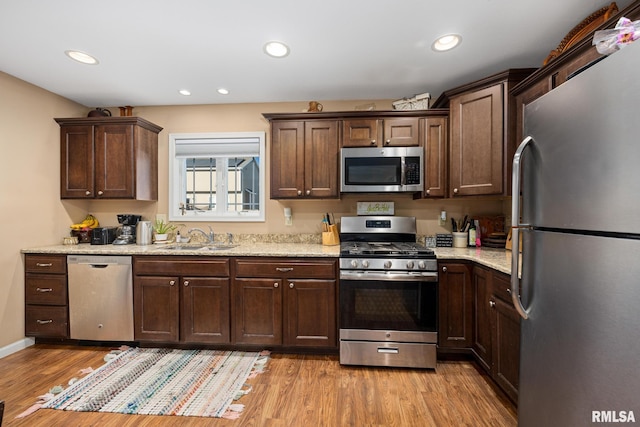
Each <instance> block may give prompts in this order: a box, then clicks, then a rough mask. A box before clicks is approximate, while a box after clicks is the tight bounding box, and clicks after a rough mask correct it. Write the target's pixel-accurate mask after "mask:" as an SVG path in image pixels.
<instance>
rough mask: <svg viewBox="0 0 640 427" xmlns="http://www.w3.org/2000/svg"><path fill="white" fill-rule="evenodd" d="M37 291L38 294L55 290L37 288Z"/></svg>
mask: <svg viewBox="0 0 640 427" xmlns="http://www.w3.org/2000/svg"><path fill="white" fill-rule="evenodd" d="M36 291H38V292H53V289H51V288H36Z"/></svg>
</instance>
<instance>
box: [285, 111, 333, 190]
mask: <svg viewBox="0 0 640 427" xmlns="http://www.w3.org/2000/svg"><path fill="white" fill-rule="evenodd" d="M339 146H340V141H339V140H338V122H337V121H327V120H317V121H307V122H305V125H304V196H305V197H318V198H325V199H326V198H331V197H336V198H337V197H338V195H339V193H340V191H339V188H338V153H339V149H340V147H339ZM285 165H286V164H285ZM283 166H284V165H283ZM285 167H287V166H285Z"/></svg>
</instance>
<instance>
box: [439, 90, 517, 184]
mask: <svg viewBox="0 0 640 427" xmlns="http://www.w3.org/2000/svg"><path fill="white" fill-rule="evenodd" d="M503 96H504V93H503V85H502V84H497V85H494V86H490V87H488V88H485V89H481V90H478V91H475V92H471V93H467V94H464V95H460V96H458V97H454V98H452V99H451V102H450V106H451V141H450V144H451V162H450V182H449V184H450V191H451V196H477V195H489V194H502V192H503V172H504V169H503V160H504V157H503V152H504V147H505V142H504V129H503V122H504V118H503V111H504V106H503Z"/></svg>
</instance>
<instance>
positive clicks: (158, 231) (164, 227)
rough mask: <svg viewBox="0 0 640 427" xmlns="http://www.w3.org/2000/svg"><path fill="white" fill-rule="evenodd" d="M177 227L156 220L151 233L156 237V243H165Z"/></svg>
mask: <svg viewBox="0 0 640 427" xmlns="http://www.w3.org/2000/svg"><path fill="white" fill-rule="evenodd" d="M176 228H177V227H176V226H175V225H173V224H171V223H170V222H164V221H163V220H161V219H156V222H155V223H154V224H153V231H154V233H155V236H156V242H163V241H166V240H167V238H168V237H169V233H171V232H172V231H173V230H175V229H176Z"/></svg>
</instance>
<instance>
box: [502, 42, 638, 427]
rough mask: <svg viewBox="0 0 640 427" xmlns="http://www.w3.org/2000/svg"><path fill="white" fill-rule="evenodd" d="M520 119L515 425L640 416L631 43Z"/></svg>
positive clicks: (567, 426) (634, 53) (634, 47)
mask: <svg viewBox="0 0 640 427" xmlns="http://www.w3.org/2000/svg"><path fill="white" fill-rule="evenodd" d="M524 117H525V124H524V129H525V135H527V138H526V139H525V141H524V142H523V143H522V144H521V145H520V147H519V148H518V150H517V151H516V154H515V156H514V171H513V199H512V201H513V207H512V225H514V229H513V248H514V249H516V251H515V252H514V253H513V255H514V258H513V275H512V284H511V286H512V297H513V300H514V305H515V306H516V309H519V310H520V313H521V315H522V316H523V317H526V318H523V319H521V348H520V381H519V402H518V422H519V425H520V426H522V427H540V426H545V427H550V426H562V427H572V426H590V425H599V424H601V423H602V425H608V424H609V423H612V422H613V423H616V422H625V421H626V422H628V421H631V420H635V422H637V423H638V424H640V42H636V43H635V44H631V45H629V46H627V47H626V48H624V49H622V50H620V51H618V52H615V53H614V54H612V55H610V56H609V57H607V58H606V59H604V60H602V61H600V62H599V63H597V64H595V65H593V66H592V67H589V68H588V69H586V70H584V71H583V72H581V73H580V74H577V75H576V76H575V77H573V78H571V79H570V80H569V81H567V82H566V83H564V84H562V85H561V86H559V87H558V88H556V89H554V90H553V91H551V92H550V93H548V94H546V95H544V96H542V97H541V98H539V99H537V100H536V101H534V102H532V103H531V104H529V105H527V106H526V109H525V115H524ZM518 194H521V198H519V197H518ZM520 239H522V243H523V251H522V260H521V263H522V265H521V268H520V274H521V279H520V280H518V275H517V274H516V272H517V271H518V270H517V268H518V255H517V248H518V242H519V240H520ZM518 286H520V293H521V294H520V295H518ZM518 297H520V298H518Z"/></svg>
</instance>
